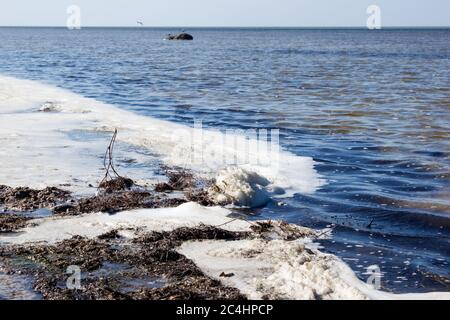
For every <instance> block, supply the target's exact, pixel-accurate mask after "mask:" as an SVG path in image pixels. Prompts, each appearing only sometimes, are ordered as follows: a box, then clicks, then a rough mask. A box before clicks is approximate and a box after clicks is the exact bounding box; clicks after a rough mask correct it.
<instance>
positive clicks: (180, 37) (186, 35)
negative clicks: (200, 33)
mask: <svg viewBox="0 0 450 320" xmlns="http://www.w3.org/2000/svg"><path fill="white" fill-rule="evenodd" d="M166 39H167V40H194V37H193V36H191V35H190V34H189V33H186V32H182V33H178V34H169V35H168V36H167V38H166Z"/></svg>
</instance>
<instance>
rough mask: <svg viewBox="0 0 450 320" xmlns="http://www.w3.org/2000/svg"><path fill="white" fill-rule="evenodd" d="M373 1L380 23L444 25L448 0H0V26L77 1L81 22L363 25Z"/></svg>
mask: <svg viewBox="0 0 450 320" xmlns="http://www.w3.org/2000/svg"><path fill="white" fill-rule="evenodd" d="M373 4H375V5H378V6H379V7H380V9H381V25H382V27H383V26H385V27H388V26H450V14H449V12H450V0H113V1H111V0H38V1H36V0H0V26H65V25H66V20H67V18H68V14H67V12H66V11H67V7H69V6H70V5H78V6H79V7H80V9H81V26H82V27H83V26H85V27H87V26H136V21H137V20H140V21H142V22H143V23H144V25H145V26H184V27H193V26H224V27H225V26H228V27H231V26H241V27H243V26H279V27H363V26H366V21H367V18H368V16H369V15H368V14H367V13H366V10H367V7H368V6H369V5H373Z"/></svg>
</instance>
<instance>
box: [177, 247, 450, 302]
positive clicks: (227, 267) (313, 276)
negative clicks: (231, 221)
mask: <svg viewBox="0 0 450 320" xmlns="http://www.w3.org/2000/svg"><path fill="white" fill-rule="evenodd" d="M305 248H308V249H309V250H305ZM179 252H180V253H182V254H183V255H185V256H186V257H188V258H189V259H191V260H193V261H194V262H195V263H196V264H197V265H198V266H199V267H200V268H201V269H202V270H203V271H204V272H205V273H207V274H208V275H209V276H211V277H213V278H215V279H217V280H220V281H222V282H223V283H224V284H226V285H228V286H231V287H235V288H238V289H239V290H240V291H241V292H243V293H244V294H246V295H247V297H248V298H250V299H263V298H269V299H289V300H312V299H318V298H319V299H333V300H348V299H351V300H362V299H374V300H379V299H381V300H392V299H395V300H409V299H412V300H414V299H430V300H436V299H443V300H444V299H445V300H450V293H449V292H433V293H425V294H414V293H411V294H392V293H387V292H383V291H379V290H375V289H373V288H372V287H371V286H370V285H368V284H366V283H364V282H362V281H361V280H359V279H358V278H357V277H356V275H355V274H354V273H353V271H352V270H351V269H350V267H349V266H348V265H347V264H345V263H344V262H343V261H342V260H340V259H338V258H337V257H335V256H333V255H330V254H325V253H322V252H320V251H319V250H317V249H315V248H314V246H310V245H308V240H307V239H306V240H303V241H282V240H272V241H265V240H261V239H255V240H239V241H201V242H185V243H184V244H183V245H182V246H181V248H180V249H179ZM222 272H224V273H226V274H233V276H231V277H220V274H221V273H222Z"/></svg>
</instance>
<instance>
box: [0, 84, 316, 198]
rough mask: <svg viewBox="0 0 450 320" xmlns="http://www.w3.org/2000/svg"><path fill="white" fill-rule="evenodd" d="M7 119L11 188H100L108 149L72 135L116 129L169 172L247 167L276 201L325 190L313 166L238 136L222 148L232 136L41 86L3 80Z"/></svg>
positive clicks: (3, 131) (3, 132)
mask: <svg viewBox="0 0 450 320" xmlns="http://www.w3.org/2000/svg"><path fill="white" fill-rule="evenodd" d="M39 109H41V112H39V111H38V110H39ZM0 114H1V117H0V156H1V157H2V163H5V164H4V165H2V167H1V168H0V183H3V184H8V185H28V186H32V187H41V186H48V185H57V184H66V183H71V184H72V188H73V189H77V188H78V189H79V188H82V187H83V186H86V185H87V184H89V183H91V184H93V185H95V184H96V183H97V182H98V179H99V177H101V170H100V169H101V166H102V159H101V156H102V153H103V151H104V150H105V147H106V144H107V141H104V140H103V141H102V140H99V139H97V140H86V141H73V139H70V138H69V137H68V135H67V133H69V132H71V131H73V130H83V131H84V132H89V131H90V132H96V131H105V130H106V131H113V129H114V128H117V129H118V131H119V135H118V139H119V140H121V141H124V142H127V143H130V144H133V145H137V146H141V147H145V148H148V149H150V150H152V151H153V152H154V153H156V154H157V155H158V156H159V157H160V160H161V161H163V162H165V163H166V164H168V165H174V166H182V167H185V168H188V169H192V170H195V171H196V172H198V173H201V174H204V175H206V176H208V177H211V178H212V177H214V176H215V174H216V173H217V172H218V171H219V170H221V169H223V168H225V167H227V166H233V165H239V167H240V168H242V169H245V170H247V171H248V172H254V173H256V174H258V175H260V176H261V177H264V178H265V179H267V180H268V181H269V182H270V183H269V184H268V185H267V186H264V187H263V188H266V187H267V190H266V191H267V192H268V194H269V195H275V194H274V193H273V192H272V190H278V191H280V190H282V191H283V193H284V196H290V195H292V194H294V193H297V192H300V193H309V192H313V191H315V190H316V189H317V188H319V187H320V186H321V185H323V183H324V181H323V179H322V178H321V177H320V176H319V175H318V174H317V172H316V171H315V169H314V161H313V160H312V159H311V158H308V157H300V156H296V155H294V154H292V153H289V152H286V151H283V150H278V148H275V150H276V151H275V152H274V151H273V149H274V148H271V149H270V150H269V149H267V148H258V147H257V148H256V149H255V148H252V147H250V148H247V146H248V144H250V145H256V146H259V145H260V144H259V142H258V141H256V140H251V139H250V140H248V139H246V138H245V137H242V136H240V135H239V134H236V135H232V136H231V137H232V138H233V139H234V140H233V143H232V144H222V143H219V141H224V139H226V138H227V137H228V138H229V135H228V136H226V135H225V134H223V133H220V132H215V131H208V130H200V129H199V128H190V127H188V126H184V125H181V124H176V123H172V122H168V121H162V120H158V119H154V118H151V117H145V116H141V115H137V114H135V113H132V112H128V111H126V110H123V109H119V108H117V107H114V106H112V105H108V104H105V103H101V102H99V101H97V100H93V99H88V98H84V97H82V96H80V95H77V94H74V93H72V92H69V91H67V90H63V89H60V88H56V87H52V86H49V85H45V84H41V83H39V82H36V81H28V80H19V79H15V78H11V77H4V76H0ZM249 141H250V142H249ZM272 147H273V146H272ZM255 150H256V151H255ZM224 153H225V154H226V155H227V157H226V159H245V158H246V156H247V153H250V157H254V158H255V159H257V160H258V161H257V162H246V161H243V162H239V161H238V160H236V163H229V162H227V163H226V164H224V161H223V156H224ZM139 173H141V172H139ZM135 174H136V172H135ZM249 183H250V182H249ZM251 202H252V200H250V203H251ZM255 202H256V203H259V202H260V201H259V200H258V201H255Z"/></svg>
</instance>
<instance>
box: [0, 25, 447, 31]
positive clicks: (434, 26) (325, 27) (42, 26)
mask: <svg viewBox="0 0 450 320" xmlns="http://www.w3.org/2000/svg"><path fill="white" fill-rule="evenodd" d="M0 28H63V29H67V26H62V25H0ZM83 28H135V29H145V28H155V29H156V28H158V29H163V28H185V29H186V28H193V29H201V28H203V29H207V28H210V29H237V28H241V29H246V28H247V29H262V28H266V29H368V28H367V27H366V26H152V25H149V26H145V25H144V26H137V25H127V26H119V25H118V26H101V25H98V26H96V25H86V26H81V29H83ZM395 28H399V29H400V28H414V29H420V28H424V29H425V28H442V29H448V28H450V25H449V26H438V25H427V26H408V25H405V26H400V25H399V26H382V27H381V30H382V29H395Z"/></svg>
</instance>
